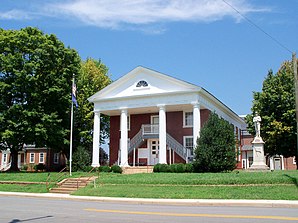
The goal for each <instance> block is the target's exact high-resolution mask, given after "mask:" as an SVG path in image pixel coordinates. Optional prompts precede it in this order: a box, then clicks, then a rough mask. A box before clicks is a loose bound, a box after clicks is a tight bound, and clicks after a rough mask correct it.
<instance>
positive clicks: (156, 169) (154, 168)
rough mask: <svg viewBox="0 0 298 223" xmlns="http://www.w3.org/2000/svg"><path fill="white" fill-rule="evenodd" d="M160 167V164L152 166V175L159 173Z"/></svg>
mask: <svg viewBox="0 0 298 223" xmlns="http://www.w3.org/2000/svg"><path fill="white" fill-rule="evenodd" d="M160 165H161V164H159V163H158V164H156V165H154V167H153V172H154V173H159V172H160Z"/></svg>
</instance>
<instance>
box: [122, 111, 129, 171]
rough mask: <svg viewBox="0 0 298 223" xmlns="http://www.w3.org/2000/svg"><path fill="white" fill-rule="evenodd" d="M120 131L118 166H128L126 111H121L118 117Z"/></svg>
mask: <svg viewBox="0 0 298 223" xmlns="http://www.w3.org/2000/svg"><path fill="white" fill-rule="evenodd" d="M120 131H121V139H120V146H121V147H120V150H121V153H120V155H121V163H120V166H121V167H124V166H129V165H128V147H127V140H128V132H127V109H122V110H121V116H120Z"/></svg>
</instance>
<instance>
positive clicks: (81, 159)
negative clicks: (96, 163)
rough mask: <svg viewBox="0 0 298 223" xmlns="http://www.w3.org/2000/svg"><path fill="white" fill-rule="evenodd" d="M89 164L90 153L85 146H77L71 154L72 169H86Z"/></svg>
mask: <svg viewBox="0 0 298 223" xmlns="http://www.w3.org/2000/svg"><path fill="white" fill-rule="evenodd" d="M90 165H91V156H90V154H89V153H88V151H87V150H86V149H85V148H83V147H81V146H79V147H78V148H77V150H76V151H75V152H74V153H73V156H72V171H86V170H88V169H89V166H90ZM91 169H92V167H91ZM91 169H90V170H91ZM90 170H89V171H90Z"/></svg>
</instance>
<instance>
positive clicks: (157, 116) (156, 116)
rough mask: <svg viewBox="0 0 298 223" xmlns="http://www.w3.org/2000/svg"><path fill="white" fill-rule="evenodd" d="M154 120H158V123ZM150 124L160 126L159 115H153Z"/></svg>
mask: <svg viewBox="0 0 298 223" xmlns="http://www.w3.org/2000/svg"><path fill="white" fill-rule="evenodd" d="M154 118H158V123H154V122H153V120H154ZM150 123H151V125H153V124H159V115H151V117H150Z"/></svg>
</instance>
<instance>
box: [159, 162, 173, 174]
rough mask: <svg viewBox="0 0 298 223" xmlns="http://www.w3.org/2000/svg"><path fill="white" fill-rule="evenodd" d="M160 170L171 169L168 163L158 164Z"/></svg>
mask: <svg viewBox="0 0 298 223" xmlns="http://www.w3.org/2000/svg"><path fill="white" fill-rule="evenodd" d="M160 172H161V173H166V172H171V169H170V167H169V165H168V164H160Z"/></svg>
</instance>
